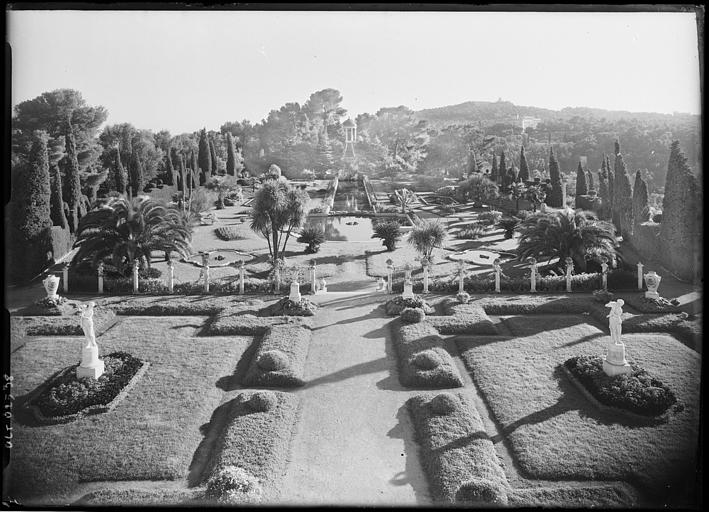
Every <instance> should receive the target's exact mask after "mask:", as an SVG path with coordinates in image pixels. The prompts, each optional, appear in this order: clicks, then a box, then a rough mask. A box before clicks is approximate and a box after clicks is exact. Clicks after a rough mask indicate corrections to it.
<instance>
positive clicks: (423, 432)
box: [407, 393, 510, 504]
mask: <svg viewBox="0 0 709 512" xmlns="http://www.w3.org/2000/svg"><path fill="white" fill-rule="evenodd" d="M450 395H452V396H453V397H455V398H456V399H457V401H458V404H457V407H455V409H454V410H453V411H452V412H450V413H449V414H444V415H440V414H437V413H436V412H435V411H434V410H433V408H432V407H431V399H432V398H433V397H435V396H436V395H435V394H426V395H418V396H414V397H412V398H411V399H409V401H408V402H407V406H408V408H409V411H410V412H411V417H412V420H413V424H414V429H415V431H416V439H417V442H418V443H419V445H420V447H421V461H422V464H423V467H424V471H425V472H426V475H427V477H428V481H429V485H430V487H431V492H432V495H433V498H434V500H435V501H437V502H439V503H448V504H453V503H456V502H457V499H456V494H457V492H458V489H459V488H460V486H461V484H463V483H464V482H467V481H470V480H473V479H485V480H488V481H490V482H491V483H492V484H493V485H494V486H495V487H496V488H497V489H498V490H499V491H500V492H501V493H503V494H506V493H507V492H508V491H509V490H510V489H509V484H508V482H507V478H506V476H505V472H504V470H503V469H502V466H501V465H500V460H499V459H498V456H497V453H496V452H495V448H494V446H493V444H492V441H491V440H490V438H489V437H488V435H487V433H486V432H485V427H484V425H483V422H482V419H481V418H480V414H479V413H478V411H477V409H476V408H475V406H474V405H473V404H472V403H469V402H468V401H467V400H466V398H465V397H464V396H463V395H462V394H461V393H450Z"/></svg>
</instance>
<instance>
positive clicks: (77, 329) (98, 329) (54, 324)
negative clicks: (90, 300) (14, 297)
mask: <svg viewBox="0 0 709 512" xmlns="http://www.w3.org/2000/svg"><path fill="white" fill-rule="evenodd" d="M95 311H96V312H95V313H94V317H93V318H94V332H95V334H96V336H97V337H98V336H101V335H102V334H103V333H104V332H106V331H107V330H108V329H109V328H110V327H112V326H113V325H114V324H115V323H116V322H117V321H118V318H117V317H116V314H115V313H114V312H113V311H111V310H108V309H99V308H97V309H96V310H95ZM21 318H22V319H23V321H22V324H23V325H24V328H25V334H26V335H27V336H83V335H84V330H83V329H82V328H81V325H80V324H79V317H78V316H76V317H74V316H22V317H21Z"/></svg>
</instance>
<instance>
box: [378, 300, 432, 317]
mask: <svg viewBox="0 0 709 512" xmlns="http://www.w3.org/2000/svg"><path fill="white" fill-rule="evenodd" d="M406 308H421V309H423V312H424V313H426V314H429V315H430V314H431V313H433V308H432V307H431V306H429V304H428V303H427V302H426V301H425V300H424V299H422V298H421V297H419V296H418V295H414V296H413V297H409V298H404V297H402V296H401V295H399V296H398V297H394V298H393V299H391V300H388V301H387V302H386V304H385V305H384V309H385V310H386V313H387V315H390V316H396V315H399V314H400V313H401V312H402V311H403V310H404V309H406Z"/></svg>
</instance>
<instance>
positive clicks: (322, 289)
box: [318, 277, 327, 293]
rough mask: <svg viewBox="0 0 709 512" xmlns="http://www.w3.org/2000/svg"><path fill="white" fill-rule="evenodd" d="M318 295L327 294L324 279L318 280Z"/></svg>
mask: <svg viewBox="0 0 709 512" xmlns="http://www.w3.org/2000/svg"><path fill="white" fill-rule="evenodd" d="M318 293H327V281H325V278H324V277H323V278H322V279H320V288H319V289H318Z"/></svg>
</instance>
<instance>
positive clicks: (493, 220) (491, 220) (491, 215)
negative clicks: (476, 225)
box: [478, 210, 502, 226]
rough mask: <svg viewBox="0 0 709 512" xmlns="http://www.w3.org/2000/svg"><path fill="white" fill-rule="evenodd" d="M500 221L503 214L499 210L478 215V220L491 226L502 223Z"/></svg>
mask: <svg viewBox="0 0 709 512" xmlns="http://www.w3.org/2000/svg"><path fill="white" fill-rule="evenodd" d="M500 219H502V212H500V211H497V210H490V211H487V212H482V213H481V214H480V215H478V220H479V221H480V222H483V223H485V224H487V225H489V226H493V225H495V224H497V223H498V222H500Z"/></svg>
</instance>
